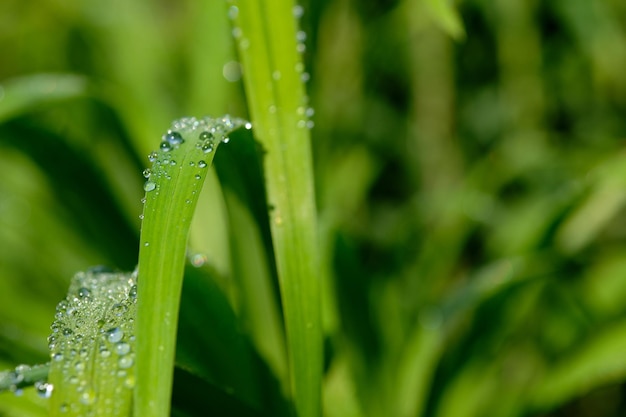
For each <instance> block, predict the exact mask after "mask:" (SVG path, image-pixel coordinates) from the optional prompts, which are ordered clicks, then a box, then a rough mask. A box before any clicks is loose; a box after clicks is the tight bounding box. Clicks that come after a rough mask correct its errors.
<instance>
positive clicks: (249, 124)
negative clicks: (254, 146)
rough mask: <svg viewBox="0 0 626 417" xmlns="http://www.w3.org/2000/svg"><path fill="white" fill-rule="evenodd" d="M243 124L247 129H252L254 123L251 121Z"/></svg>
mask: <svg viewBox="0 0 626 417" xmlns="http://www.w3.org/2000/svg"><path fill="white" fill-rule="evenodd" d="M243 126H244V127H245V128H246V130H250V129H252V123H250V122H246V124H245V125H243Z"/></svg>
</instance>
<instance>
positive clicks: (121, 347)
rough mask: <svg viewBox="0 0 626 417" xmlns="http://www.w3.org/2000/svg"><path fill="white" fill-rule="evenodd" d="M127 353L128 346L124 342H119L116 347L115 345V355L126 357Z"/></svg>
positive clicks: (128, 350)
mask: <svg viewBox="0 0 626 417" xmlns="http://www.w3.org/2000/svg"><path fill="white" fill-rule="evenodd" d="M128 352H130V345H129V344H128V343H126V342H119V343H118V344H117V345H115V353H117V354H118V355H120V356H121V355H126V354H128Z"/></svg>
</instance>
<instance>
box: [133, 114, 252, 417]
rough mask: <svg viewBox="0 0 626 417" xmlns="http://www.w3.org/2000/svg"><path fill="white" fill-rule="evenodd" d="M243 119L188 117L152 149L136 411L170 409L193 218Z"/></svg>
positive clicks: (156, 414) (154, 414) (159, 414)
mask: <svg viewBox="0 0 626 417" xmlns="http://www.w3.org/2000/svg"><path fill="white" fill-rule="evenodd" d="M243 123H244V122H243V121H241V120H231V119H230V118H227V117H224V118H222V119H212V118H208V117H206V118H204V119H202V120H196V119H195V118H187V119H181V120H179V121H176V122H174V123H173V124H172V128H171V130H169V131H168V133H166V134H165V135H164V136H163V141H162V142H161V145H160V150H159V152H154V153H151V154H150V156H149V158H150V159H151V160H152V162H153V165H152V170H151V171H150V172H145V173H144V175H145V176H147V177H148V181H147V182H146V184H145V186H144V189H145V190H146V199H145V205H144V213H143V216H144V218H143V222H142V226H141V239H140V242H141V244H140V250H139V266H138V268H139V270H138V274H139V275H138V280H139V284H138V296H137V300H138V301H137V368H136V369H137V381H138V382H137V387H136V390H135V402H134V415H136V416H151V417H166V416H169V413H170V395H171V389H172V376H173V369H174V353H175V346H176V328H177V321H178V309H179V304H180V294H181V289H182V280H183V274H184V267H185V257H186V250H187V238H188V235H189V227H190V224H191V218H192V215H193V213H194V209H195V206H196V204H197V202H198V195H199V193H200V189H201V187H202V184H203V183H204V179H205V178H206V173H207V169H208V166H209V165H210V164H211V162H212V161H213V156H214V155H215V148H217V146H218V145H219V144H220V143H221V142H225V141H227V139H226V138H227V135H228V133H229V132H230V131H231V130H233V129H234V128H237V127H239V126H241V125H243ZM248 126H249V125H248Z"/></svg>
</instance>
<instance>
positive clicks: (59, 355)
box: [52, 353, 63, 362]
mask: <svg viewBox="0 0 626 417" xmlns="http://www.w3.org/2000/svg"><path fill="white" fill-rule="evenodd" d="M52 360H53V361H55V362H61V361H62V360H63V354H62V353H54V354H53V355H52Z"/></svg>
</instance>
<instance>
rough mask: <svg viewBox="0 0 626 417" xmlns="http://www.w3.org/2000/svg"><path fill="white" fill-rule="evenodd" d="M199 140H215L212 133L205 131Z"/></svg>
mask: <svg viewBox="0 0 626 417" xmlns="http://www.w3.org/2000/svg"><path fill="white" fill-rule="evenodd" d="M198 138H199V139H200V140H213V134H212V133H211V132H208V131H206V130H205V131H203V132H202V133H200V135H199V136H198Z"/></svg>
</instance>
